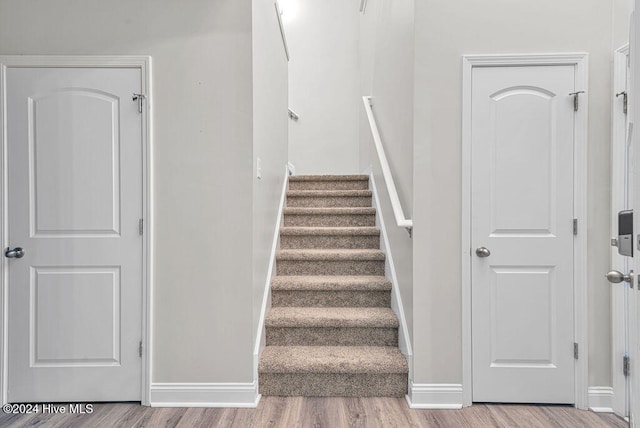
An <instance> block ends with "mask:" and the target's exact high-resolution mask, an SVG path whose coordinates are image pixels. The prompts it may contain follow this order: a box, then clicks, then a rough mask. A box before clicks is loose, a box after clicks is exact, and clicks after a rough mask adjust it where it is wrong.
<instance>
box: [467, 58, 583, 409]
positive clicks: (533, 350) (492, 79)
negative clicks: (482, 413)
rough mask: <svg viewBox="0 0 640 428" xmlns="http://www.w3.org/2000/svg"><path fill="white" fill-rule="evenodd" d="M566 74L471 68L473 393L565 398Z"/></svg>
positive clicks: (569, 319)
mask: <svg viewBox="0 0 640 428" xmlns="http://www.w3.org/2000/svg"><path fill="white" fill-rule="evenodd" d="M574 82H575V67H574V66H572V65H558V66H511V67H474V69H473V75H472V106H471V116H472V119H471V121H472V125H471V132H472V135H471V146H472V148H471V156H472V159H471V162H472V172H471V178H472V180H471V189H472V191H471V194H472V197H471V243H472V249H471V258H472V263H471V266H472V267H471V269H472V271H471V276H472V279H471V287H472V288H471V295H472V353H473V356H472V359H473V363H472V370H473V401H476V402H518V403H574V402H575V397H574V395H575V392H574V328H573V325H574V309H573V305H574V294H573V293H574V290H573V240H574V236H573V201H574V198H573V192H574V186H573V180H574V174H573V171H574V170H573V168H574V167H573V158H574V156H573V153H574V152H573V151H574V98H573V96H572V95H569V94H570V93H572V92H574V91H575V88H574ZM585 352H586V351H585Z"/></svg>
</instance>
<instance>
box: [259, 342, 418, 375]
mask: <svg viewBox="0 0 640 428" xmlns="http://www.w3.org/2000/svg"><path fill="white" fill-rule="evenodd" d="M258 371H259V372H261V373H366V374H383V373H384V374H390V373H402V374H405V373H408V372H409V367H408V365H407V360H406V358H405V357H404V356H403V355H402V353H400V349H398V348H397V347H393V346H267V347H266V348H265V349H264V351H263V353H262V357H261V358H260V364H259V366H258Z"/></svg>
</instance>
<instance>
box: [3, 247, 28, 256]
mask: <svg viewBox="0 0 640 428" xmlns="http://www.w3.org/2000/svg"><path fill="white" fill-rule="evenodd" d="M4 256H5V257H6V258H8V259H21V258H23V257H24V249H23V248H22V247H16V248H14V249H13V250H12V249H10V248H7V249H6V250H5V251H4Z"/></svg>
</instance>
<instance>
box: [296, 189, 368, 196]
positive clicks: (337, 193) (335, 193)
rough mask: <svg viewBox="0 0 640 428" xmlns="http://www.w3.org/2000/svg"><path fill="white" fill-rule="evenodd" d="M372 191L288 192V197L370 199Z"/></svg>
mask: <svg viewBox="0 0 640 428" xmlns="http://www.w3.org/2000/svg"><path fill="white" fill-rule="evenodd" d="M370 196H371V190H288V191H287V197H302V198H304V197H308V198H318V197H324V198H336V197H340V198H343V197H358V198H361V197H370Z"/></svg>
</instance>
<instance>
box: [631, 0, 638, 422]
mask: <svg viewBox="0 0 640 428" xmlns="http://www.w3.org/2000/svg"><path fill="white" fill-rule="evenodd" d="M634 6H635V7H634V12H633V13H632V15H631V28H630V30H631V31H630V37H629V48H630V51H631V53H630V58H631V61H630V68H629V73H630V76H631V78H630V87H629V113H628V116H629V121H630V122H631V123H630V125H629V126H630V133H631V146H632V148H633V157H632V159H633V161H632V164H631V174H632V177H633V191H632V198H631V203H632V205H633V207H634V208H635V212H634V216H633V217H634V218H633V231H634V241H635V242H634V250H635V251H636V254H637V251H640V245H638V244H640V233H639V232H640V212H639V211H640V208H638V207H640V167H639V166H640V133H639V132H638V131H639V130H638V126H639V125H640V108H639V106H640V58H638V53H640V49H639V48H640V46H639V44H640V40H639V36H640V34H639V33H638V28H640V13H638V11H639V10H640V0H635V1H634ZM632 263H633V269H634V271H635V272H640V257H638V256H637V255H636V256H635V257H634V258H633V262H632ZM634 282H635V284H634V289H632V290H630V291H629V357H630V365H631V370H630V373H629V420H630V426H631V427H632V428H637V427H640V291H639V289H640V282H639V281H638V280H637V278H636V280H635V281H634Z"/></svg>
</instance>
